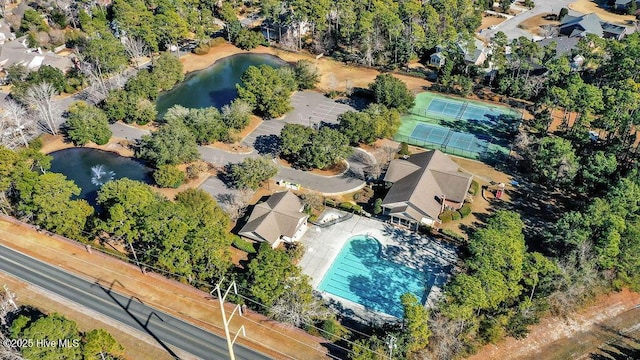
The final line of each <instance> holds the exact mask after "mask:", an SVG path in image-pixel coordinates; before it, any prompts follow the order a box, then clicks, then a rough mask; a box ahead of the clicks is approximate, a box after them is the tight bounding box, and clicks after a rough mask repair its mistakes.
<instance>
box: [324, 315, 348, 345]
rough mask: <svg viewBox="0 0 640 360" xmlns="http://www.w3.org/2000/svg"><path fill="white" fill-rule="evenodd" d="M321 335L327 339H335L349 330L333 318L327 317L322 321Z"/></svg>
mask: <svg viewBox="0 0 640 360" xmlns="http://www.w3.org/2000/svg"><path fill="white" fill-rule="evenodd" d="M322 330H323V331H322V334H321V335H322V337H324V338H325V339H327V340H329V341H336V340H339V339H341V338H342V337H343V336H345V335H347V334H349V330H347V328H346V327H344V326H342V324H340V322H339V321H338V320H336V319H334V318H329V319H326V320H323V321H322Z"/></svg>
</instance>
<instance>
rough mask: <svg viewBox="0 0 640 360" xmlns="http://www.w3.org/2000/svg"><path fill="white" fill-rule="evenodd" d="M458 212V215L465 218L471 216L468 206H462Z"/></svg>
mask: <svg viewBox="0 0 640 360" xmlns="http://www.w3.org/2000/svg"><path fill="white" fill-rule="evenodd" d="M458 211H459V212H460V215H461V216H462V217H463V218H465V217H467V216H469V214H471V206H469V204H464V205H463V206H462V207H461V208H460V210H458Z"/></svg>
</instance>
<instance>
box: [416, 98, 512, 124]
mask: <svg viewBox="0 0 640 360" xmlns="http://www.w3.org/2000/svg"><path fill="white" fill-rule="evenodd" d="M424 112H425V114H424V115H425V116H428V115H431V116H445V117H449V118H456V119H462V120H467V121H478V122H483V123H489V124H491V125H496V124H497V123H498V119H500V118H505V117H515V114H513V113H512V112H511V111H509V110H508V109H500V108H497V107H490V106H481V105H477V104H475V103H470V102H468V101H458V100H453V99H443V98H435V99H432V100H431V102H430V103H429V106H428V107H427V108H426V110H424ZM416 115H420V114H416Z"/></svg>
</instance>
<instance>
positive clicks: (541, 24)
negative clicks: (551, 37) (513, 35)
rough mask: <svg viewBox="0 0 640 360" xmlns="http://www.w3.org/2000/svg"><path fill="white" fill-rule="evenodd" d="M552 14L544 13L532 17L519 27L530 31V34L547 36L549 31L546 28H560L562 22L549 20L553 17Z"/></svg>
mask: <svg viewBox="0 0 640 360" xmlns="http://www.w3.org/2000/svg"><path fill="white" fill-rule="evenodd" d="M551 15H553V14H551V13H542V14H540V15H537V16H534V17H530V18H528V19H527V20H525V21H523V22H521V23H520V24H518V27H519V28H520V29H522V30H525V31H528V32H529V33H531V34H533V35H537V36H545V35H547V33H548V31H547V30H545V27H551V26H558V25H560V21H557V20H547V17H548V16H551Z"/></svg>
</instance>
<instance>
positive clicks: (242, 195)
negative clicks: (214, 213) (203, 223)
mask: <svg viewBox="0 0 640 360" xmlns="http://www.w3.org/2000/svg"><path fill="white" fill-rule="evenodd" d="M252 196H253V192H252V191H251V190H249V189H240V190H238V191H235V192H233V193H225V194H218V196H216V200H218V203H219V204H220V206H221V207H222V209H223V210H224V211H225V212H226V213H227V214H229V217H231V220H232V221H237V220H238V219H240V218H241V217H242V216H243V215H244V213H245V211H246V210H247V206H248V205H249V201H251V197H252Z"/></svg>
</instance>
